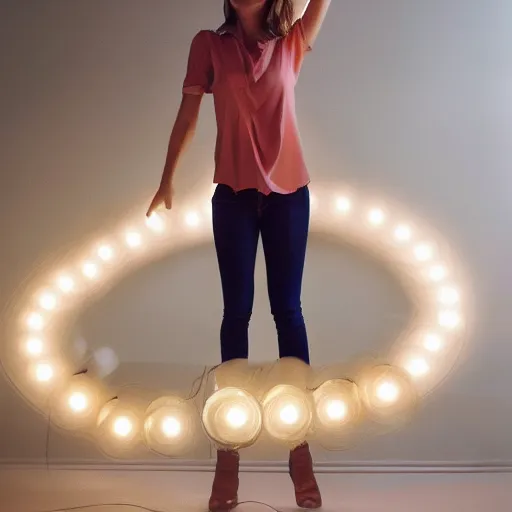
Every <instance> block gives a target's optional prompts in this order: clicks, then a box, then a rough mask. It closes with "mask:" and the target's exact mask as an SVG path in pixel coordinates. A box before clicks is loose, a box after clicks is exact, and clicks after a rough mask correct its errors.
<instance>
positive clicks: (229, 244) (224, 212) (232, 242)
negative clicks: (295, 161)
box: [212, 185, 259, 362]
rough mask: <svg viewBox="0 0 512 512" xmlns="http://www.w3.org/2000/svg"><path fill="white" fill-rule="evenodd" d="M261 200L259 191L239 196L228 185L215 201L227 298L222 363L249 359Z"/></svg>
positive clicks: (215, 231) (218, 247) (216, 237)
mask: <svg viewBox="0 0 512 512" xmlns="http://www.w3.org/2000/svg"><path fill="white" fill-rule="evenodd" d="M257 199H258V197H257V192H256V191H255V190H243V191H241V192H238V193H235V192H233V190H232V189H231V188H230V187H228V186H227V185H218V186H217V188H216V190H215V194H214V195H213V198H212V214H213V235H214V240H215V249H216V251H217V260H218V263H219V271H220V278H221V283H222V295H223V299H224V316H223V320H222V326H221V332H220V342H221V356H222V362H226V361H230V360H232V359H246V358H247V357H248V352H249V334H248V333H249V320H250V318H251V314H252V307H253V302H254V267H255V264H256V251H257V248H258V238H259V220H258V210H257Z"/></svg>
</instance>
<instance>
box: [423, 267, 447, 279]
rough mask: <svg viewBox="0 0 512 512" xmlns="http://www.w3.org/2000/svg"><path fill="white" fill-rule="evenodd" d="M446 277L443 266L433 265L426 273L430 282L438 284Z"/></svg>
mask: <svg viewBox="0 0 512 512" xmlns="http://www.w3.org/2000/svg"><path fill="white" fill-rule="evenodd" d="M446 275H447V271H446V268H445V267H443V265H434V266H432V267H430V270H429V271H428V276H429V278H430V279H431V281H434V282H436V283H437V282H439V281H442V280H443V279H444V278H445V277H446Z"/></svg>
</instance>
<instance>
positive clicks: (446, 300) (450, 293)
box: [437, 286, 460, 306]
mask: <svg viewBox="0 0 512 512" xmlns="http://www.w3.org/2000/svg"><path fill="white" fill-rule="evenodd" d="M437 297H438V300H439V302H440V303H441V304H445V305H446V306H453V305H454V304H457V302H459V300H460V295H459V292H458V291H457V290H456V289H455V288H451V287H449V286H444V287H443V288H441V289H440V290H439V294H438V296H437Z"/></svg>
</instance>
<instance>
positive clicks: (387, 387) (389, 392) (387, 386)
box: [376, 381, 400, 404]
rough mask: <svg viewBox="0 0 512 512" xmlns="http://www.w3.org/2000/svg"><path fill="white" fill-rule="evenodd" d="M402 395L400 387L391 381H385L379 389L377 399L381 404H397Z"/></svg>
mask: <svg viewBox="0 0 512 512" xmlns="http://www.w3.org/2000/svg"><path fill="white" fill-rule="evenodd" d="M399 394H400V389H399V387H398V386H397V385H396V384H395V383H394V382H391V381H384V382H382V383H381V384H379V386H378V387H377V393H376V395H377V398H378V399H379V400H380V401H381V402H385V403H388V404H390V403H393V402H396V400H397V399H398V396H399Z"/></svg>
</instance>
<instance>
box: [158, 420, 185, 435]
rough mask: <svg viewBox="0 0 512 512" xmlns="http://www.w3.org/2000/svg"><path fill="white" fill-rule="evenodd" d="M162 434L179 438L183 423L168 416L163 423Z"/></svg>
mask: <svg viewBox="0 0 512 512" xmlns="http://www.w3.org/2000/svg"><path fill="white" fill-rule="evenodd" d="M162 432H163V433H164V434H165V435H166V436H167V437H178V436H179V435H180V434H181V423H180V422H179V421H178V420H177V419H176V418H174V417H172V416H168V417H167V418H164V419H163V421H162Z"/></svg>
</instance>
